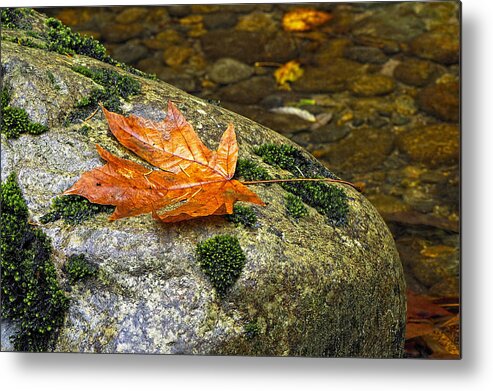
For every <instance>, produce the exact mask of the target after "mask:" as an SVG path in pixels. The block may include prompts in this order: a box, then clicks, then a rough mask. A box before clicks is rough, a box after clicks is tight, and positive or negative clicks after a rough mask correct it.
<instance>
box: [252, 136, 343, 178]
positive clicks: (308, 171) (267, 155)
mask: <svg viewBox="0 0 493 391" xmlns="http://www.w3.org/2000/svg"><path fill="white" fill-rule="evenodd" d="M254 152H255V153H256V154H257V155H259V156H260V157H262V160H263V161H264V162H265V163H267V164H269V165H271V166H274V167H278V168H282V169H283V170H287V171H290V172H291V173H292V174H293V175H294V176H295V177H307V178H317V177H321V178H333V179H335V178H337V177H336V176H335V175H334V174H333V173H331V172H330V171H329V170H328V169H327V168H325V167H324V166H322V165H321V164H317V163H315V162H313V161H312V160H311V159H308V158H307V157H305V156H304V155H303V153H302V152H301V151H300V150H299V149H296V148H295V147H293V146H291V145H287V144H280V145H276V144H263V145H261V146H260V147H258V148H256V149H255V150H254Z"/></svg>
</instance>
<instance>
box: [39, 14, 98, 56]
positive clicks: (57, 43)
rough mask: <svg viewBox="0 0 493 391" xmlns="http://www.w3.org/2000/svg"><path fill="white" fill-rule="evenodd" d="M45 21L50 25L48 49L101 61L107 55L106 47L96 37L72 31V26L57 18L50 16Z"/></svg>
mask: <svg viewBox="0 0 493 391" xmlns="http://www.w3.org/2000/svg"><path fill="white" fill-rule="evenodd" d="M45 23H46V26H47V27H48V33H47V39H48V50H51V51H53V52H57V53H60V54H82V55H85V56H89V57H92V58H95V59H97V60H101V61H102V60H104V59H105V58H106V57H107V54H106V49H105V47H104V46H103V45H102V44H101V43H99V42H98V41H96V40H95V39H93V38H91V37H84V36H82V35H80V34H79V33H74V32H72V30H71V29H70V27H67V26H64V25H63V23H62V22H61V21H59V20H58V19H55V18H48V19H46V22H45Z"/></svg>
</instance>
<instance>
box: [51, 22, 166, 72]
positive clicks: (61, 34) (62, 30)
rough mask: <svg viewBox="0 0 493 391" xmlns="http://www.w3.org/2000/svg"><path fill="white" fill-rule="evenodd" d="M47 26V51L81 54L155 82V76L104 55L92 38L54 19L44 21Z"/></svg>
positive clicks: (100, 46)
mask: <svg viewBox="0 0 493 391" xmlns="http://www.w3.org/2000/svg"><path fill="white" fill-rule="evenodd" d="M45 23H46V26H48V33H47V40H48V50H51V51H54V52H57V53H60V54H82V55H84V56H88V57H92V58H95V59H97V60H100V61H103V62H105V63H107V64H110V65H114V66H117V67H119V68H121V69H123V70H124V71H127V72H129V73H133V74H134V75H136V76H140V77H145V78H148V79H152V80H155V79H157V78H156V75H150V74H147V73H145V72H142V71H140V70H138V69H135V68H133V67H131V66H130V65H127V64H123V63H120V62H118V61H116V60H115V59H113V58H112V57H110V56H109V55H108V54H106V48H105V47H104V46H103V45H102V44H101V43H100V42H99V41H97V40H95V39H94V38H92V37H88V36H83V35H80V34H79V33H75V32H73V31H72V30H71V29H70V27H67V26H65V25H64V24H63V23H62V22H61V21H60V20H58V19H56V18H48V19H47V20H46V22H45Z"/></svg>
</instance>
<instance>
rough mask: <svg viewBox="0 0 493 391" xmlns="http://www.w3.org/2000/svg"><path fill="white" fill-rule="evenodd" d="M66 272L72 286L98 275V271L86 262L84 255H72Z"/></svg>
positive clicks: (66, 265)
mask: <svg viewBox="0 0 493 391" xmlns="http://www.w3.org/2000/svg"><path fill="white" fill-rule="evenodd" d="M65 271H66V272H67V275H68V280H69V282H70V283H71V284H73V283H75V282H78V281H81V280H84V279H86V278H88V277H92V276H94V275H96V273H97V271H98V269H97V267H96V266H95V265H93V264H91V263H89V262H88V261H87V260H86V256H85V255H84V254H79V255H71V256H70V257H69V258H68V260H67V263H66V264H65Z"/></svg>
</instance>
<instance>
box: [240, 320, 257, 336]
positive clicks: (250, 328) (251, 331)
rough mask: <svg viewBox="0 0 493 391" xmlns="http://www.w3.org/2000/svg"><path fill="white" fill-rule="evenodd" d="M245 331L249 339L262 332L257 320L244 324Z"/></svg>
mask: <svg viewBox="0 0 493 391" xmlns="http://www.w3.org/2000/svg"><path fill="white" fill-rule="evenodd" d="M243 331H244V332H245V336H246V337H247V338H248V339H253V338H255V337H256V336H257V335H259V333H260V327H259V325H258V323H257V322H249V323H247V324H245V325H244V326H243Z"/></svg>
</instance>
